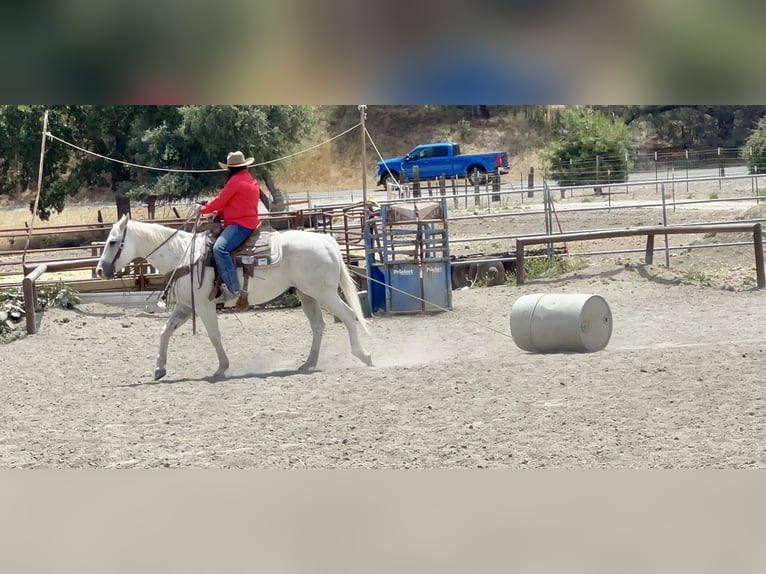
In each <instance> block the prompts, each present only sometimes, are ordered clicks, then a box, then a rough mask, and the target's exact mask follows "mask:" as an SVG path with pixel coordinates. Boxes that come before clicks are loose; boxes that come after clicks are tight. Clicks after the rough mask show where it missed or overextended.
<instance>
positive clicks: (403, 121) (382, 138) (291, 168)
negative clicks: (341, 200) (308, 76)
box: [275, 106, 543, 193]
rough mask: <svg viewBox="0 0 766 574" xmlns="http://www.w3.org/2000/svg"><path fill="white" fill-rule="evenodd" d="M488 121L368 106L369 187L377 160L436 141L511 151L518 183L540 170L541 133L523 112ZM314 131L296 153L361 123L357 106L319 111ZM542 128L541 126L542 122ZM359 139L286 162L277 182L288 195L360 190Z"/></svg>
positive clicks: (350, 137) (434, 110) (452, 112)
mask: <svg viewBox="0 0 766 574" xmlns="http://www.w3.org/2000/svg"><path fill="white" fill-rule="evenodd" d="M492 111H493V113H492V116H491V117H490V118H489V119H478V118H473V119H472V118H470V115H469V113H468V112H467V111H463V110H459V109H455V108H446V107H443V106H370V107H369V108H368V110H367V120H366V123H367V131H368V132H369V134H370V137H371V138H372V142H373V143H374V145H373V144H372V143H370V142H369V140H368V142H367V166H368V172H367V173H368V185H374V167H375V161H377V160H378V159H380V158H379V157H378V154H377V152H376V150H375V148H376V147H377V150H378V151H379V152H380V154H381V155H382V156H383V157H393V156H397V155H401V154H403V153H406V152H407V151H409V150H410V149H412V148H413V147H414V146H416V145H418V144H421V143H428V142H432V141H455V142H457V143H459V144H460V146H461V148H462V149H463V151H464V152H466V153H472V152H481V151H493V150H501V151H506V152H508V156H509V161H510V164H511V175H510V176H509V177H512V178H514V179H516V178H520V177H522V175H523V174H526V173H527V172H528V171H529V167H532V166H533V167H535V170H539V169H540V168H541V164H540V160H539V157H538V154H537V150H538V149H540V147H541V146H542V145H543V130H542V129H540V128H539V127H533V125H534V123H535V122H534V119H532V121H530V118H528V117H527V116H526V115H525V114H524V112H523V110H522V111H520V112H519V113H517V114H515V115H514V114H512V113H509V112H507V111H495V110H492ZM315 112H316V115H317V123H316V125H315V128H314V130H313V132H312V133H311V134H310V135H309V136H308V137H307V138H306V139H305V140H304V141H303V142H301V143H300V144H298V145H296V151H299V150H302V149H306V148H309V147H311V146H312V145H316V144H319V143H321V142H323V141H326V140H328V139H329V138H331V137H333V136H334V135H337V134H339V133H342V132H343V131H344V130H346V129H348V128H350V127H351V126H353V125H354V124H356V123H357V122H359V112H358V110H357V108H356V107H355V106H345V107H342V108H335V107H334V108H318V109H316V110H315ZM538 125H539V123H538ZM360 140H361V137H360V132H359V130H358V129H356V130H354V131H353V132H351V133H349V134H347V135H345V136H343V137H341V138H338V139H336V140H334V141H333V142H331V143H330V144H327V145H324V146H321V147H318V148H317V149H315V150H312V151H309V152H307V153H305V154H301V155H299V156H297V157H295V158H292V159H290V160H287V161H285V162H284V163H283V164H281V165H280V167H279V168H278V169H277V170H276V173H275V180H276V182H277V185H278V187H279V188H280V189H281V190H282V191H285V192H288V193H290V192H301V191H312V190H314V191H325V190H332V189H349V188H358V187H360V186H361V175H360V165H361V141H360Z"/></svg>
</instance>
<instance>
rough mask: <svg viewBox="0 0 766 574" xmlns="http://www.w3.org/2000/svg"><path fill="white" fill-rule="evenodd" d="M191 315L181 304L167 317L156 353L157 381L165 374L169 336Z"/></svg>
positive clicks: (155, 370)
mask: <svg viewBox="0 0 766 574" xmlns="http://www.w3.org/2000/svg"><path fill="white" fill-rule="evenodd" d="M189 317H191V309H189V308H188V307H184V306H182V305H176V306H175V307H174V308H173V312H172V313H171V314H170V317H168V320H167V322H166V323H165V327H164V328H163V329H162V334H161V335H160V350H159V353H157V367H156V368H155V369H154V380H155V381H157V380H159V379H161V378H162V377H164V376H165V365H166V364H167V361H168V343H169V342H170V337H171V335H173V333H175V331H176V329H178V328H179V327H180V326H181V325H183V324H184V323H186V321H187V320H188V319H189Z"/></svg>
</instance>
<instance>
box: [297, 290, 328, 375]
mask: <svg viewBox="0 0 766 574" xmlns="http://www.w3.org/2000/svg"><path fill="white" fill-rule="evenodd" d="M298 298H299V299H300V300H301V308H302V309H303V313H304V314H305V315H306V317H308V320H309V324H310V325H311V350H310V351H309V357H308V359H306V362H305V363H303V364H302V365H301V366H300V367H298V369H299V370H301V371H306V370H308V369H313V368H314V367H316V366H317V361H318V360H319V348H320V347H321V346H322V334H323V333H324V328H325V322H324V317H322V308H321V307H320V306H319V303H318V302H317V300H316V299H314V298H313V297H309V296H308V295H306V294H305V293H303V292H302V291H300V290H299V291H298Z"/></svg>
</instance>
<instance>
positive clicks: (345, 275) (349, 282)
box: [324, 235, 370, 335]
mask: <svg viewBox="0 0 766 574" xmlns="http://www.w3.org/2000/svg"><path fill="white" fill-rule="evenodd" d="M324 237H326V238H327V240H328V241H329V242H330V243H331V244H332V245H334V246H335V249H337V252H338V259H339V260H340V290H341V292H342V293H343V297H344V298H345V299H346V303H347V304H348V306H349V307H351V311H353V312H354V317H355V318H356V320H357V321H358V322H359V324H360V325H361V326H362V329H363V330H364V332H365V333H367V334H368V335H369V334H370V330H369V328H368V327H367V320H366V319H365V318H364V312H363V311H362V304H361V303H360V302H359V293H357V290H356V284H355V283H354V280H353V279H351V273H349V272H348V269H347V268H346V264H345V263H344V262H343V253H342V252H341V250H340V246H339V245H338V242H337V241H336V240H335V238H334V237H333V236H332V235H325V236H324Z"/></svg>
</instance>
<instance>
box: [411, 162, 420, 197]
mask: <svg viewBox="0 0 766 574" xmlns="http://www.w3.org/2000/svg"><path fill="white" fill-rule="evenodd" d="M412 197H420V168H419V167H418V166H416V165H414V166H412Z"/></svg>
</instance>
